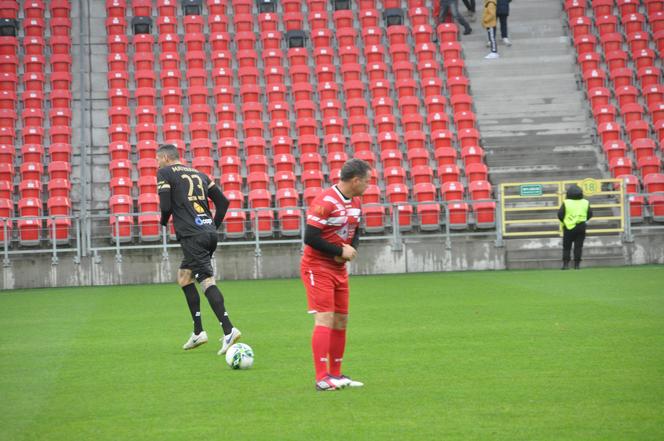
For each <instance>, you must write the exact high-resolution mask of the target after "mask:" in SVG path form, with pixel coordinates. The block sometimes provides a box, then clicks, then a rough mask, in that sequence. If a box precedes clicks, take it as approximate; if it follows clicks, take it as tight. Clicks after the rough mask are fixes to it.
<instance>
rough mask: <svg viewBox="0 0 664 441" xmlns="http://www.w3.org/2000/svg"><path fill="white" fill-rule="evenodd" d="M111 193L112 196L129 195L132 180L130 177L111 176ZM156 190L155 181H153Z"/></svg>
mask: <svg viewBox="0 0 664 441" xmlns="http://www.w3.org/2000/svg"><path fill="white" fill-rule="evenodd" d="M110 186H111V195H112V196H120V195H123V196H131V189H132V187H133V182H132V180H131V178H128V177H123V176H121V177H115V178H111V182H110ZM155 191H156V183H155Z"/></svg>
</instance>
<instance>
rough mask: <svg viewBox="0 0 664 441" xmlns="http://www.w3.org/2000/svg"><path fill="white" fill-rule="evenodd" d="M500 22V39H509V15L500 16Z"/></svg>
mask: <svg viewBox="0 0 664 441" xmlns="http://www.w3.org/2000/svg"><path fill="white" fill-rule="evenodd" d="M498 19H499V20H500V38H507V15H499V16H498Z"/></svg>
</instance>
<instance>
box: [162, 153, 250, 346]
mask: <svg viewBox="0 0 664 441" xmlns="http://www.w3.org/2000/svg"><path fill="white" fill-rule="evenodd" d="M157 161H158V162H159V171H158V172H157V189H158V191H159V205H160V209H161V224H162V225H164V226H166V225H167V224H168V219H169V218H170V216H171V214H172V215H173V224H174V226H175V234H176V237H177V240H178V241H179V242H180V246H181V247H182V253H183V254H184V259H183V260H182V263H181V264H180V269H179V270H178V284H179V285H180V287H181V288H182V291H184V295H185V297H186V299H187V304H188V305H189V311H190V312H191V317H192V319H193V320H194V332H193V333H192V334H191V337H189V340H187V342H186V343H185V344H184V346H183V347H182V348H183V349H185V350H188V349H194V348H196V347H198V346H200V345H202V344H203V343H207V341H208V337H207V333H206V332H205V331H204V330H203V325H202V323H201V311H200V297H199V295H198V290H197V289H196V283H195V282H196V281H198V283H199V284H200V285H201V288H202V289H203V292H205V297H207V299H208V302H209V303H210V306H211V307H212V310H213V311H214V313H215V315H216V316H217V318H218V319H219V322H220V323H221V327H222V329H223V332H224V336H223V337H222V338H221V349H219V352H218V354H219V355H222V354H225V353H226V351H227V350H228V348H229V347H230V346H231V345H232V344H233V343H235V342H236V341H237V340H238V339H239V338H240V335H241V333H240V331H239V330H238V329H237V328H235V327H234V326H233V324H232V323H231V320H230V318H229V317H228V313H227V312H226V308H225V307H224V297H223V296H222V294H221V291H219V288H217V285H216V284H215V280H214V273H213V270H212V263H211V261H210V259H211V258H212V255H213V254H214V251H215V250H216V249H217V228H219V225H220V224H221V221H222V220H223V219H224V216H225V215H226V211H227V210H228V205H229V202H228V199H226V197H225V196H224V194H223V193H222V192H221V190H220V189H219V187H218V186H217V185H215V183H214V181H213V180H211V179H210V178H209V177H208V176H207V175H206V174H205V173H201V172H199V171H198V170H196V169H193V168H191V167H187V166H186V165H183V164H181V163H180V154H179V152H178V149H177V147H175V146H174V145H172V144H164V145H162V146H161V147H159V150H157ZM208 198H210V199H211V200H212V202H213V203H214V206H215V207H216V212H215V214H214V217H213V216H212V213H211V212H210V206H209V204H208Z"/></svg>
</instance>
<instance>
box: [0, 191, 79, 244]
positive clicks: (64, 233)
mask: <svg viewBox="0 0 664 441" xmlns="http://www.w3.org/2000/svg"><path fill="white" fill-rule="evenodd" d="M67 193H68V191H67ZM46 206H47V210H48V216H62V217H58V218H53V219H52V218H49V219H47V220H46V234H47V237H48V238H49V240H51V241H53V240H54V241H55V242H56V243H58V244H63V243H67V242H68V241H69V238H70V237H71V235H70V230H71V226H72V221H71V219H70V218H68V217H67V216H70V215H71V200H70V199H69V197H68V196H51V197H49V198H48V201H47V202H46ZM13 216H14V204H13V202H12V201H11V199H9V198H0V242H4V241H5V240H7V241H10V240H11V237H12V230H13V229H14V224H13V222H11V221H9V220H7V218H11V217H13ZM18 216H19V217H20V218H21V219H18V220H17V221H16V227H17V228H18V231H19V233H18V239H19V243H20V244H21V245H26V246H33V245H39V244H40V242H41V239H42V234H43V233H42V232H43V230H44V220H43V219H39V217H42V216H45V214H44V211H43V207H42V199H41V198H40V197H34V196H26V197H23V198H21V199H20V200H19V201H18ZM5 233H6V235H5Z"/></svg>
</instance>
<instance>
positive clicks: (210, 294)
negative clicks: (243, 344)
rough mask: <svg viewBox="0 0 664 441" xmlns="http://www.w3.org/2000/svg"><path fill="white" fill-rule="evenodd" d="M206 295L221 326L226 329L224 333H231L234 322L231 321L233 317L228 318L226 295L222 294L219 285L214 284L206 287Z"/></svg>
mask: <svg viewBox="0 0 664 441" xmlns="http://www.w3.org/2000/svg"><path fill="white" fill-rule="evenodd" d="M205 297H207V299H208V302H210V306H211V307H212V310H213V311H214V313H215V315H216V316H217V318H218V319H219V322H220V323H221V327H222V328H223V329H224V335H228V334H230V333H231V331H232V330H233V324H232V323H231V319H229V318H228V313H227V312H226V308H225V307H224V297H223V296H222V295H221V291H219V288H217V285H212V286H210V287H209V288H208V289H206V290H205Z"/></svg>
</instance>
